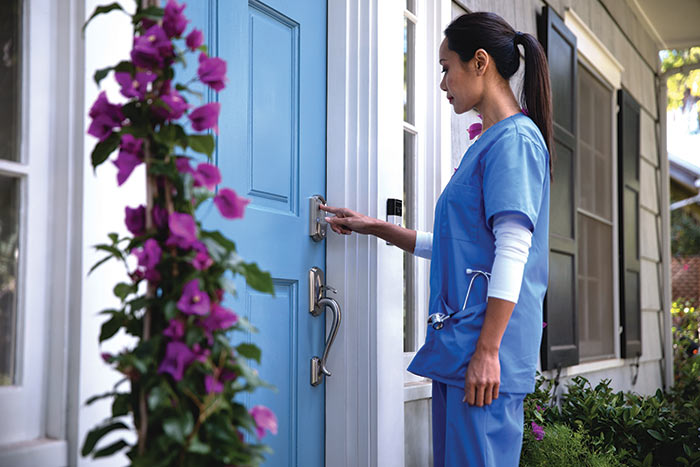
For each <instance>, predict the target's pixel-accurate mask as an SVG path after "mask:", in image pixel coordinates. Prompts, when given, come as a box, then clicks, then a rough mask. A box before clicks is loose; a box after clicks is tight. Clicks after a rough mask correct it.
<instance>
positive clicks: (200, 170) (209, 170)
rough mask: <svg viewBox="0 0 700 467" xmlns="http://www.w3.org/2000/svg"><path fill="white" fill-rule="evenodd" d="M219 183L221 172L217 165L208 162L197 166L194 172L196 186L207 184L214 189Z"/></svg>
mask: <svg viewBox="0 0 700 467" xmlns="http://www.w3.org/2000/svg"><path fill="white" fill-rule="evenodd" d="M219 183H221V172H219V168H218V167H217V166H215V165H213V164H207V163H206V162H202V163H201V164H199V165H198V166H197V170H195V172H194V186H205V187H207V188H208V189H210V190H213V189H214V188H215V187H216V185H218V184H219Z"/></svg>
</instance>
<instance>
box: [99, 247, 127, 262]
mask: <svg viewBox="0 0 700 467" xmlns="http://www.w3.org/2000/svg"><path fill="white" fill-rule="evenodd" d="M95 249H96V250H100V251H106V252H107V253H111V254H112V256H114V257H115V258H119V259H124V256H123V255H122V252H121V250H120V249H119V248H117V247H115V246H112V245H95Z"/></svg>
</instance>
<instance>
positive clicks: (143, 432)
mask: <svg viewBox="0 0 700 467" xmlns="http://www.w3.org/2000/svg"><path fill="white" fill-rule="evenodd" d="M159 4H160V1H159V0H141V6H142V7H143V8H148V7H149V6H158V5H159ZM143 155H144V159H145V161H146V231H147V232H152V231H153V206H154V204H155V198H156V197H157V196H158V185H157V183H156V179H155V177H154V176H153V175H151V174H150V172H151V171H150V168H151V167H150V162H149V161H150V160H151V145H150V139H146V140H145V142H144V151H143ZM156 287H157V286H156V284H155V283H153V282H151V281H148V288H147V289H146V297H147V298H153V297H155V296H156ZM150 338H151V310H150V307H146V312H145V313H144V315H143V335H142V336H141V340H142V341H147V340H149V339H150ZM146 397H147V394H146V387H145V385H144V384H143V382H142V383H141V384H139V428H138V453H139V455H140V456H142V455H143V454H144V453H145V452H146V441H147V437H148V407H147V405H146Z"/></svg>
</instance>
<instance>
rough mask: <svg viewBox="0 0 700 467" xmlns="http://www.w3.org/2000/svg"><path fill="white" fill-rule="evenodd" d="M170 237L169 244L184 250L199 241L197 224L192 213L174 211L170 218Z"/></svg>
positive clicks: (167, 243) (167, 242)
mask: <svg viewBox="0 0 700 467" xmlns="http://www.w3.org/2000/svg"><path fill="white" fill-rule="evenodd" d="M168 227H170V237H169V238H168V240H167V241H166V243H165V244H166V245H168V246H177V247H180V248H182V249H184V250H186V249H189V248H192V244H193V243H194V242H196V241H197V224H195V222H194V219H193V218H192V216H191V215H189V214H185V213H180V212H174V213H172V214H170V217H169V218H168Z"/></svg>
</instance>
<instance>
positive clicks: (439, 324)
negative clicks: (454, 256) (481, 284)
mask: <svg viewBox="0 0 700 467" xmlns="http://www.w3.org/2000/svg"><path fill="white" fill-rule="evenodd" d="M466 273H467V275H471V274H474V275H473V276H472V278H471V280H470V281H469V288H468V289H467V295H466V296H465V297H464V305H462V310H464V309H466V307H467V300H468V299H469V292H471V290H472V283H473V282H474V279H476V277H477V276H478V275H482V276H484V277H485V278H486V283H487V284H488V283H489V279H490V277H491V273H490V272H486V271H480V270H478V269H471V268H467V270H466ZM453 314H454V313H451V314H449V315H446V314H445V313H433V314H432V315H430V316H428V324H429V325H431V326H432V327H433V329H435V330H436V331H439V330H440V329H442V328H443V327H445V321H446V320H448V319H450V318H451V317H452V315H453Z"/></svg>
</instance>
